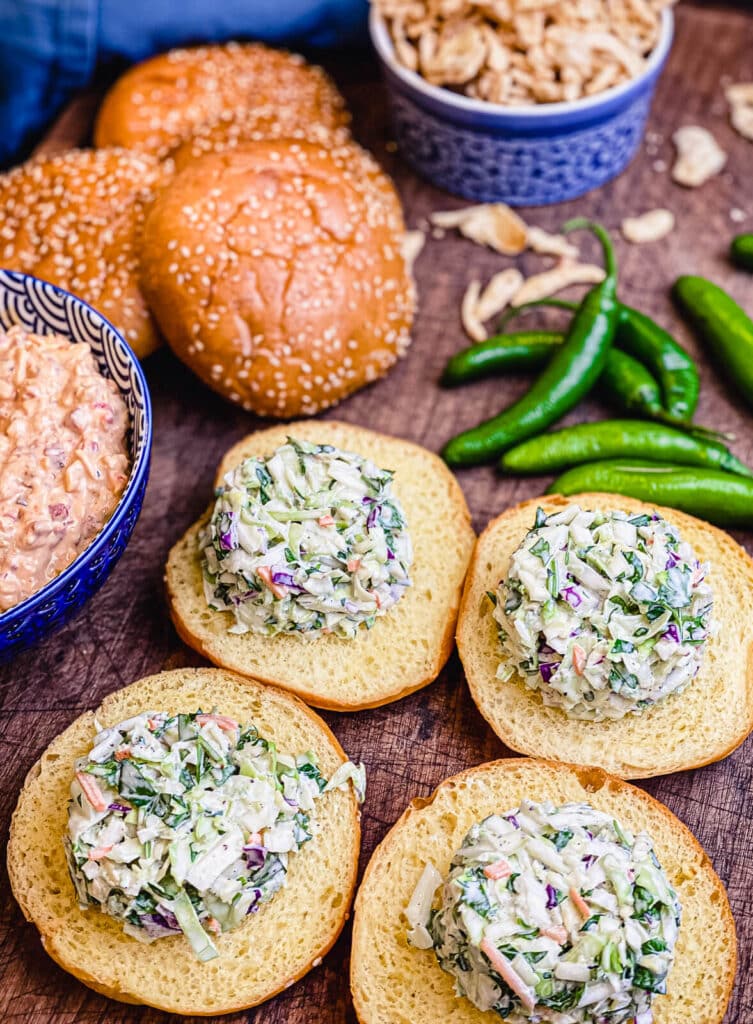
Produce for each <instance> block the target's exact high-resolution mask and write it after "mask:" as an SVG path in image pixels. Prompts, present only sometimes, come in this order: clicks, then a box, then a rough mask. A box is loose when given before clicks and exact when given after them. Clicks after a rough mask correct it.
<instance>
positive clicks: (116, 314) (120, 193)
mask: <svg viewBox="0 0 753 1024" xmlns="http://www.w3.org/2000/svg"><path fill="white" fill-rule="evenodd" d="M169 177H170V169H169V168H168V167H167V166H165V165H163V164H159V163H158V162H157V161H156V160H155V159H154V158H153V157H150V156H148V155H147V154H145V153H129V152H127V151H126V150H123V149H101V150H98V151H94V150H91V149H71V150H68V152H65V153H59V154H57V155H55V156H49V157H39V158H36V159H33V160H29V161H27V162H26V163H25V164H21V165H20V166H19V167H15V168H13V170H11V171H7V172H6V173H5V174H0V220H1V221H2V224H3V235H2V242H0V254H1V257H0V262H1V263H2V266H4V267H7V268H8V269H9V270H20V271H23V272H24V273H26V274H33V275H34V276H35V277H41V278H42V279H43V280H45V281H50V282H51V283H52V284H56V285H58V286H59V287H60V288H65V289H66V291H70V292H73V294H74V295H77V296H79V298H82V299H83V300H84V301H85V302H88V303H90V304H91V305H92V306H94V308H95V309H96V310H98V311H99V312H100V313H102V314H103V315H104V316H106V317H107V318H108V319H109V320H111V321H112V323H113V324H114V325H115V327H116V328H117V329H118V330H119V331H122V332H123V335H124V336H125V339H126V341H127V342H128V343H129V345H130V346H131V348H132V349H133V350H134V352H135V353H136V355H137V356H139V358H143V357H144V356H147V355H149V354H150V352H152V351H154V349H156V348H157V347H158V346H159V344H160V338H159V334H158V332H157V328H156V325H155V323H154V321H153V320H152V317H151V315H150V313H149V310H148V309H147V306H146V302H145V300H144V296H143V295H142V293H141V289H140V287H139V270H138V253H139V250H140V248H141V235H142V228H143V225H144V217H145V215H146V211H147V209H148V207H149V205H150V204H151V202H152V200H153V199H154V197H155V195H156V194H157V192H158V191H159V189H160V188H162V186H163V185H164V184H165V183H166V182H167V180H168V179H169Z"/></svg>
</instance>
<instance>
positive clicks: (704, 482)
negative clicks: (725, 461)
mask: <svg viewBox="0 0 753 1024" xmlns="http://www.w3.org/2000/svg"><path fill="white" fill-rule="evenodd" d="M594 491H602V492H605V493H609V494H625V495H627V496H628V497H630V498H637V499H638V500H639V501H646V502H648V503H649V504H652V505H653V504H656V505H668V506H669V507H670V508H677V509H680V510H681V511H682V512H688V513H689V514H690V515H694V516H700V517H701V519H707V520H708V521H709V522H711V523H716V524H717V525H718V526H725V527H750V526H753V480H750V479H747V478H746V477H742V476H732V475H731V474H729V473H725V472H723V471H722V470H718V469H695V468H691V467H689V466H672V465H667V464H665V463H659V462H648V461H647V462H637V461H631V462H625V461H623V460H621V459H608V460H607V461H605V462H588V463H586V464H585V465H583V466H576V467H575V468H574V469H569V470H567V472H566V473H563V474H562V476H560V477H558V478H557V479H556V480H555V481H554V483H553V484H552V485H551V487H549V488H548V489H547V493H549V494H565V495H568V494H581V493H586V492H587V493H592V492H594Z"/></svg>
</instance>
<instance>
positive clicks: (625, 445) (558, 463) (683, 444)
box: [500, 378, 753, 478]
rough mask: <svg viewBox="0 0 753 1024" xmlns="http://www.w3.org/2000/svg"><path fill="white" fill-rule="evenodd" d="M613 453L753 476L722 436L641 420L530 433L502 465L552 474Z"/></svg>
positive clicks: (516, 471) (587, 424)
mask: <svg viewBox="0 0 753 1024" xmlns="http://www.w3.org/2000/svg"><path fill="white" fill-rule="evenodd" d="M602 379H603V378H602ZM615 458H617V459H620V458H627V459H644V458H649V459H654V458H655V459H661V460H664V461H666V462H672V463H678V464H680V465H683V466H703V467H705V468H708V469H721V470H724V471H726V472H728V473H736V474H738V475H739V476H746V477H751V478H753V470H750V469H749V468H748V467H747V466H746V465H744V464H743V463H742V462H740V460H739V459H737V458H735V456H734V455H733V454H732V452H731V451H729V449H728V448H725V447H724V445H723V444H719V442H718V441H706V440H701V439H700V438H696V437H692V436H691V435H689V434H686V433H685V432H684V431H682V430H678V429H677V428H676V427H668V426H664V425H663V424H659V423H643V422H641V421H640V420H601V421H600V422H599V423H579V424H577V425H576V426H573V427H565V428H564V429H563V430H556V431H554V432H553V433H551V434H541V435H540V436H539V437H532V438H530V439H529V440H528V441H524V442H523V443H522V444H519V445H517V446H516V447H515V448H511V449H510V450H509V451H507V452H505V453H504V455H503V456H502V458H501V460H500V468H501V469H504V470H507V471H508V472H511V473H535V474H539V473H553V472H558V471H559V470H561V469H565V468H567V467H568V466H578V465H581V464H582V463H584V462H595V461H597V460H600V459H615Z"/></svg>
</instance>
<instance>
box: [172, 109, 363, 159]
mask: <svg viewBox="0 0 753 1024" xmlns="http://www.w3.org/2000/svg"><path fill="white" fill-rule="evenodd" d="M349 138H350V132H349V131H348V129H347V128H346V127H345V126H344V125H341V126H340V127H336V128H335V127H327V126H325V125H323V124H320V123H319V122H316V121H314V122H313V123H311V124H302V123H301V119H300V115H299V113H298V111H297V110H296V109H295V108H293V107H277V106H269V107H252V108H251V109H250V110H245V111H243V113H242V114H236V113H234V112H233V111H230V112H229V113H227V114H225V115H223V116H222V117H221V118H220V119H219V120H218V121H212V122H211V123H210V124H204V125H199V126H198V127H197V128H196V129H195V130H194V131H193V133H192V134H191V135H190V136H189V138H188V139H186V140H185V141H184V142H181V144H180V145H179V146H178V147H177V148H176V149H173V150H171V151H170V154H169V158H170V159H171V160H172V161H173V166H174V167H175V170H176V171H182V170H183V168H184V167H186V166H187V165H188V164H190V163H193V161H194V160H198V159H199V158H200V157H202V156H205V155H206V154H207V153H224V152H225V151H226V150H228V149H237V148H238V147H239V146H244V145H245V144H246V143H248V142H259V141H260V140H263V139H303V140H304V141H307V142H312V143H314V144H316V143H319V144H322V145H328V146H337V145H342V144H343V143H345V142H347V141H348V139H349Z"/></svg>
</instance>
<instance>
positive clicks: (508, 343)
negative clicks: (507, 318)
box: [442, 331, 664, 417]
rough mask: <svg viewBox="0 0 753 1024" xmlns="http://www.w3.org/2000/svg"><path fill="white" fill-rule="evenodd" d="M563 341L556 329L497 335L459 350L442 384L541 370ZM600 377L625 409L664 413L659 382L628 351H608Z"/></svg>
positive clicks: (605, 389)
mask: <svg viewBox="0 0 753 1024" xmlns="http://www.w3.org/2000/svg"><path fill="white" fill-rule="evenodd" d="M563 340H564V335H563V334H556V333H555V332H553V331H521V332H519V333H517V334H498V335H496V336H495V337H492V338H487V340H486V341H482V342H479V343H478V344H476V345H469V347H468V348H465V349H463V350H462V352H456V353H455V355H454V356H452V357H451V358H450V360H449V361H448V363H447V365H446V366H445V369H444V373H443V375H442V383H443V384H444V385H450V386H452V385H455V384H467V383H469V382H470V381H474V380H478V379H479V378H481V377H487V376H490V375H492V374H496V373H505V372H507V371H515V370H538V369H541V367H544V366H546V364H547V362H548V360H549V359H551V357H552V353H553V352H554V351H555V349H556V347H557V346H558V345H561V344H562V342H563ZM599 380H600V385H601V388H602V390H603V392H604V395H605V396H606V397H607V399H608V400H609V401H611V402H612V403H614V404H616V405H618V406H619V407H620V408H621V409H623V410H624V411H625V412H633V413H637V414H640V415H642V416H649V417H651V416H659V417H660V416H661V415H662V414H663V411H664V410H663V409H662V405H661V394H660V391H659V385H658V384H657V383H656V381H655V380H654V379H653V377H652V376H651V374H650V373H649V372H648V370H647V369H645V367H644V366H642V365H641V364H640V363H639V362H637V360H635V359H633V357H632V356H629V355H628V354H627V353H626V352H619V351H618V350H617V349H614V348H611V349H610V350H609V352H608V353H607V358H606V363H605V364H604V369H603V371H602V374H601V377H600V378H599Z"/></svg>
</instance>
